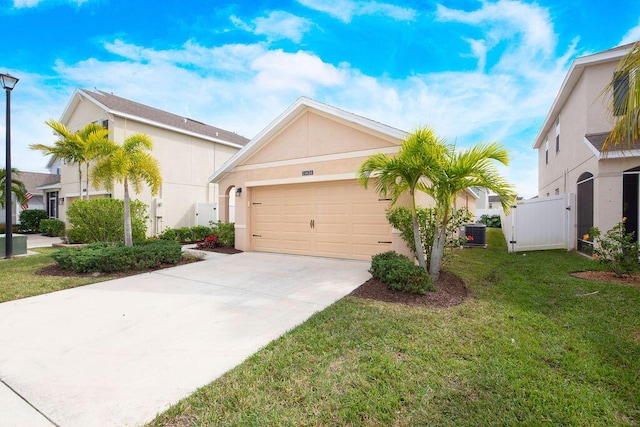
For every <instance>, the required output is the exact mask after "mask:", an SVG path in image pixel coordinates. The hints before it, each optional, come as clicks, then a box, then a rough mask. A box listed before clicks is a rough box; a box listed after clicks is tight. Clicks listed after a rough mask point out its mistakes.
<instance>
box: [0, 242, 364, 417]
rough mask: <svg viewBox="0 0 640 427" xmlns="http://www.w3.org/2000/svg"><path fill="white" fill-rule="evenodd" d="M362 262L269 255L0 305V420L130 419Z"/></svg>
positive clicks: (319, 304) (222, 361)
mask: <svg viewBox="0 0 640 427" xmlns="http://www.w3.org/2000/svg"><path fill="white" fill-rule="evenodd" d="M368 267H369V263H368V262H362V261H347V260H336V259H326V258H314V257H303V256H293V255H280V254H267V253H241V254H237V255H221V254H213V255H212V256H209V257H208V259H207V260H206V261H202V262H198V263H194V264H188V265H184V266H180V267H174V268H170V269H166V270H161V271H158V272H153V273H146V274H142V275H138V276H131V277H127V278H123V279H118V280H113V281H109V282H103V283H99V284H95V285H90V286H84V287H80V288H75V289H69V290H65V291H60V292H55V293H51V294H46V295H41V296H37V297H32V298H26V299H23V300H18V301H11V302H7V303H3V304H0V380H1V383H0V408H2V410H1V411H0V426H5V425H18V426H23V425H29V426H36V425H43V426H51V425H60V426H93V425H95V426H98V425H99V426H109V425H113V426H133V425H140V424H144V423H146V422H148V421H150V420H151V419H153V417H154V416H155V415H156V414H157V413H158V412H160V411H162V410H164V409H165V408H167V407H168V406H169V405H171V404H173V403H175V402H177V401H178V400H179V399H181V398H183V397H186V396H188V395H189V394H190V393H191V392H193V391H194V390H195V389H196V388H198V387H200V386H203V385H205V384H207V383H209V382H211V381H212V380H214V379H215V378H217V377H219V376H220V375H222V374H223V373H224V372H226V371H228V370H229V369H231V368H233V367H234V366H236V365H238V364H239V363H241V362H242V361H243V360H244V359H246V358H247V357H248V356H250V355H251V354H253V353H254V352H256V351H257V350H258V349H260V348H261V347H263V346H265V345H266V344H267V343H269V342H270V341H272V340H273V339H275V338H277V337H278V336H280V335H281V334H283V333H284V332H286V331H287V330H289V329H291V328H293V327H294V326H296V325H298V324H300V323H301V322H303V321H304V320H305V319H307V318H308V317H309V316H311V315H312V314H313V313H315V312H317V311H320V310H322V309H324V308H325V307H327V306H328V305H330V304H332V303H333V302H334V301H336V300H338V299H340V298H341V297H343V296H344V295H346V294H348V293H349V292H351V291H352V290H353V289H355V288H356V287H358V286H359V285H360V284H361V283H363V282H364V281H366V280H367V279H368V278H369V277H370V275H369V273H368V272H367V269H368Z"/></svg>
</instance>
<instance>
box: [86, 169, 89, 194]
mask: <svg viewBox="0 0 640 427" xmlns="http://www.w3.org/2000/svg"><path fill="white" fill-rule="evenodd" d="M86 180H87V186H86V189H87V200H89V162H87V176H86Z"/></svg>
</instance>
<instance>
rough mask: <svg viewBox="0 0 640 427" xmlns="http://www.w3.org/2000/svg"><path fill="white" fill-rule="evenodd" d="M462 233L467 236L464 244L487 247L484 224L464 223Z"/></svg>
mask: <svg viewBox="0 0 640 427" xmlns="http://www.w3.org/2000/svg"><path fill="white" fill-rule="evenodd" d="M464 235H465V236H467V241H466V242H465V244H464V246H466V247H470V248H474V247H480V248H486V247H487V226H486V225H484V224H465V226H464Z"/></svg>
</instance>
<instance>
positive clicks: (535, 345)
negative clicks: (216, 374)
mask: <svg viewBox="0 0 640 427" xmlns="http://www.w3.org/2000/svg"><path fill="white" fill-rule="evenodd" d="M488 239H489V248H488V249H486V250H482V249H470V250H462V251H458V252H456V253H455V254H454V256H453V258H452V260H451V262H450V263H449V264H448V265H447V266H446V268H447V269H449V270H451V271H454V272H455V273H456V274H458V275H459V276H461V277H463V278H464V279H465V281H466V283H467V285H468V286H469V288H470V289H471V291H472V297H471V298H470V299H469V300H468V301H467V302H466V303H465V304H463V305H460V306H457V307H453V308H449V309H425V308H415V307H414V308H411V307H403V306H398V305H393V304H388V303H380V302H372V301H365V300H359V299H355V298H351V297H347V298H344V299H342V300H341V301H339V302H337V303H336V304H334V305H333V306H331V307H329V308H328V309H326V310H324V311H323V312H321V313H318V314H316V315H315V316H313V317H312V318H311V319H309V320H308V321H307V322H305V323H304V324H302V325H301V326H299V327H297V328H295V329H294V330H292V331H291V332H289V333H287V334H286V335H284V336H283V337H281V338H280V339H278V340H276V341H274V342H273V343H272V344H270V345H268V346H267V347H266V348H264V349H263V350H261V351H260V352H258V353H257V354H255V355H254V356H252V357H250V358H249V359H248V360H246V361H245V362H244V363H243V364H242V365H240V366H238V367H237V368H236V369H233V370H232V371H230V372H229V373H227V374H226V375H224V376H223V377H222V378H220V379H218V380H217V381H214V382H213V383H211V384H209V385H207V386H205V387H203V388H201V389H200V390H198V391H196V392H195V393H194V394H193V395H192V396H190V397H188V398H186V399H184V400H183V401H181V402H179V403H178V404H176V405H175V406H173V407H171V408H170V409H169V410H168V411H167V412H166V413H164V414H161V415H159V416H158V417H157V419H156V420H154V421H153V422H152V423H151V424H150V425H156V426H160V425H180V426H183V425H198V426H200V425H216V426H217V425H234V426H237V425H242V426H252V425H255V426H258V425H263V426H275V425H278V426H304V425H313V426H317V425H331V426H333V425H352V426H361V425H365V426H367V425H368V426H380V425H385V426H386V425H395V426H415V425H440V426H442V425H445V426H449V425H452V426H453V425H455V426H488V425H513V426H520V425H540V424H548V425H583V426H593V425H638V424H639V423H640V386H639V384H640V288H638V287H624V286H620V285H608V284H603V283H596V282H590V281H586V280H581V279H575V278H572V277H570V276H569V272H571V271H577V270H588V269H594V268H598V266H597V265H596V264H594V262H593V261H592V260H590V259H587V258H585V257H582V256H580V255H577V254H574V253H566V252H564V251H543V252H530V253H526V254H523V253H518V254H507V253H506V247H505V244H504V239H503V238H502V235H501V234H500V233H499V232H498V231H497V230H491V229H490V230H489V233H488ZM594 292H595V293H594Z"/></svg>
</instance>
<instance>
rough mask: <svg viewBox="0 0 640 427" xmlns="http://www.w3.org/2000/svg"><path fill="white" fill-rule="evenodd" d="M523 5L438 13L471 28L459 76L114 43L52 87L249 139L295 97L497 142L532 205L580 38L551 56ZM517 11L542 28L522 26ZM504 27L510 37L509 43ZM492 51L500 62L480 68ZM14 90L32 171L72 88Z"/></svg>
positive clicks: (34, 82) (23, 158)
mask: <svg viewBox="0 0 640 427" xmlns="http://www.w3.org/2000/svg"><path fill="white" fill-rule="evenodd" d="M522 7H523V5H522V3H520V2H514V1H501V2H498V3H494V4H489V3H482V4H481V5H480V6H479V9H478V10H476V11H472V12H461V11H455V10H452V9H446V8H443V7H440V8H439V9H438V10H439V12H438V17H439V19H441V20H448V21H455V22H462V23H465V24H468V25H469V31H468V32H467V31H465V30H464V28H462V30H459V29H458V30H457V31H459V33H460V37H461V38H463V39H464V40H466V41H467V42H469V44H470V47H471V52H472V54H473V55H474V56H475V57H476V58H478V68H477V69H476V70H471V71H467V72H446V71H445V72H433V73H426V74H421V75H411V76H409V77H407V78H402V79H394V78H391V77H388V76H384V77H375V78H374V77H372V76H368V75H366V74H364V73H362V72H361V71H360V70H358V69H357V68H354V67H352V66H351V65H349V64H346V63H345V64H340V65H333V64H330V63H327V62H325V61H324V60H323V58H321V57H320V56H318V55H317V54H314V53H312V52H309V51H302V50H300V51H297V52H286V51H284V50H281V49H271V48H270V47H269V44H268V43H253V44H228V45H221V46H205V45H202V44H199V43H197V42H195V41H187V42H185V43H184V44H183V45H182V46H180V47H178V48H174V49H164V50H163V49H156V48H151V47H147V46H139V45H136V44H132V43H127V42H125V41H123V40H119V39H116V40H112V41H108V42H105V43H104V44H103V46H104V49H105V50H106V51H108V52H110V53H111V54H113V55H114V58H113V59H112V60H110V61H104V60H98V59H95V58H87V59H85V60H83V61H79V62H76V63H65V62H63V61H59V62H58V63H57V64H56V66H55V72H56V76H55V79H56V85H54V87H65V88H67V87H85V88H88V89H93V88H94V87H97V88H98V89H101V90H105V91H110V92H113V93H115V94H117V95H120V96H123V97H126V98H129V99H132V100H135V101H138V102H142V103H145V104H147V105H151V106H154V107H156V108H160V109H164V110H167V111H171V112H173V113H176V114H182V115H185V116H188V117H192V118H194V119H197V120H201V121H204V122H206V123H210V124H212V125H214V126H219V127H221V128H223V129H228V130H231V131H235V132H237V133H239V134H242V135H244V136H247V137H253V136H255V135H256V134H257V133H258V132H259V131H260V130H262V129H263V128H264V127H265V126H266V125H267V124H269V123H270V122H271V121H272V120H273V119H274V118H275V117H277V116H278V115H279V114H280V113H281V112H282V111H283V110H284V109H285V108H287V107H288V106H289V105H290V104H291V103H292V102H293V101H294V100H295V99H296V98H297V97H299V96H303V95H304V96H310V97H313V98H315V99H317V100H319V101H322V102H326V103H328V104H331V105H334V106H336V107H339V108H342V109H345V110H348V111H352V112H354V113H357V114H361V115H363V116H365V117H368V118H371V119H373V120H377V121H379V122H382V123H385V124H388V125H390V126H393V127H396V128H399V129H403V130H407V131H411V130H413V129H415V128H416V127H417V126H420V125H425V124H428V125H431V126H433V127H434V128H435V130H436V132H438V134H440V135H442V136H443V137H446V138H447V139H449V140H450V141H456V142H457V143H458V145H459V146H461V147H462V146H470V145H471V144H473V143H476V142H480V141H495V140H497V141H499V142H502V143H503V144H505V145H507V146H508V147H509V150H510V153H511V156H512V163H511V166H510V167H509V168H508V169H507V173H506V175H507V177H508V178H510V179H511V180H512V181H513V182H514V183H515V184H516V186H517V188H518V190H519V191H520V193H521V194H522V195H524V196H525V197H531V196H533V195H535V194H536V192H537V179H536V169H537V161H536V153H535V152H534V151H533V150H532V149H531V148H530V147H531V144H532V140H533V138H534V137H535V134H536V132H537V130H538V129H537V128H536V126H537V124H536V123H538V122H540V123H541V122H542V119H543V118H544V115H545V114H546V112H547V110H548V108H549V106H550V105H551V102H552V101H553V97H554V96H555V94H556V92H557V89H558V87H559V85H560V83H561V82H562V79H563V77H564V75H565V73H566V69H567V66H568V61H569V59H570V58H571V57H572V56H573V55H574V53H575V45H576V43H577V40H574V42H573V44H572V45H571V46H570V47H569V48H568V49H567V50H566V53H565V54H563V55H562V56H560V57H559V58H558V57H557V56H556V55H555V54H554V53H553V52H554V50H555V35H554V34H553V28H552V26H551V25H550V22H549V21H548V15H547V14H546V12H545V11H544V10H542V9H540V8H539V7H538V6H535V5H532V6H530V7H529V8H528V9H526V8H524V9H523V8H522ZM514 10H519V11H520V12H521V13H524V14H526V15H527V16H528V17H529V19H530V20H531V21H532V22H537V23H538V24H539V25H541V28H535V29H532V28H531V27H530V26H528V25H525V23H524V22H523V20H522V18H521V17H520V16H516V15H514V14H513V13H512V12H513V11H514ZM500 26H505V27H506V28H510V29H511V30H510V31H514V33H511V36H510V37H512V38H507V36H506V33H504V34H503V31H502V30H501V29H500V28H499V27H500ZM478 28H480V29H481V33H482V34H481V35H480V36H479V35H478ZM514 40H516V41H514ZM498 44H499V46H498ZM498 49H501V50H498ZM489 53H491V55H492V57H494V58H495V57H499V59H498V60H497V61H494V63H493V65H489V64H487V65H486V66H485V65H484V61H485V58H486V57H487V54H489ZM460 54H465V52H461V53H460ZM467 54H468V53H467ZM530 56H534V57H535V59H532V58H530ZM8 71H9V72H11V71H12V70H8ZM19 77H20V76H19ZM19 85H21V86H22V87H20V86H19V87H18V88H17V89H16V91H15V92H16V101H15V107H14V108H15V109H16V120H17V121H16V125H15V129H16V134H15V135H16V139H15V141H16V143H15V144H16V146H17V152H18V153H19V154H16V158H17V159H20V160H19V166H18V167H20V168H23V169H27V170H36V168H34V167H33V165H34V160H33V159H34V158H36V157H34V156H37V155H36V154H34V153H29V152H28V149H25V148H24V147H25V146H27V145H28V144H29V143H32V142H52V140H53V137H52V135H51V132H50V131H49V130H48V128H46V126H45V125H44V121H45V120H46V119H49V118H51V117H54V118H58V117H59V116H60V115H61V114H62V111H63V109H64V107H65V105H66V103H67V102H68V99H69V96H70V95H71V92H72V90H70V89H65V90H58V91H56V90H51V82H50V81H45V78H44V77H42V76H28V77H25V78H24V82H23V80H21V82H20V83H19ZM20 91H24V92H23V93H21V94H20V95H18V93H19V92H20ZM42 106H46V109H43V107H42ZM34 111H37V114H33V112H34ZM523 129H524V131H523ZM514 138H523V139H514ZM0 156H1V154H0ZM0 158H1V157H0ZM38 164H39V165H42V166H43V165H44V164H45V161H43V160H42V159H40V161H39V162H38Z"/></svg>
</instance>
